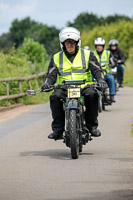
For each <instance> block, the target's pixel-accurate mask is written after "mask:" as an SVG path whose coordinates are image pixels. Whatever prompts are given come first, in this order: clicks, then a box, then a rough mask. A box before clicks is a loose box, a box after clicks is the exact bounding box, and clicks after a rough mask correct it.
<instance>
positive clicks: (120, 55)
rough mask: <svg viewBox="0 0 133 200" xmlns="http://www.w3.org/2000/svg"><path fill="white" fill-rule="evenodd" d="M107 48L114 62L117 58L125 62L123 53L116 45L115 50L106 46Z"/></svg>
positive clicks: (122, 62)
mask: <svg viewBox="0 0 133 200" xmlns="http://www.w3.org/2000/svg"><path fill="white" fill-rule="evenodd" d="M108 50H110V51H111V53H112V54H113V57H114V59H115V62H117V61H118V60H121V64H124V63H125V57H124V53H123V51H122V50H121V49H120V48H118V47H117V49H116V50H112V49H111V48H108Z"/></svg>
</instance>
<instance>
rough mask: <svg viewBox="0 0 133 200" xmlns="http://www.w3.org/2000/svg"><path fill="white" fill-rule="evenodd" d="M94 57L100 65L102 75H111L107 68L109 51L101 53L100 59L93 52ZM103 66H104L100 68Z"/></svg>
mask: <svg viewBox="0 0 133 200" xmlns="http://www.w3.org/2000/svg"><path fill="white" fill-rule="evenodd" d="M94 55H95V56H96V58H97V60H98V62H99V63H100V65H101V67H102V69H103V71H104V75H105V74H106V73H111V74H112V71H111V68H110V67H109V57H110V51H108V50H104V51H103V52H102V55H101V58H100V57H99V55H98V53H97V51H96V50H95V51H94ZM102 65H104V66H102Z"/></svg>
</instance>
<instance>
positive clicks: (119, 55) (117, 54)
mask: <svg viewBox="0 0 133 200" xmlns="http://www.w3.org/2000/svg"><path fill="white" fill-rule="evenodd" d="M108 50H110V51H111V53H112V54H113V56H114V58H115V60H116V62H117V76H118V83H119V87H123V78H124V67H123V66H122V65H121V64H124V63H125V57H124V54H123V51H122V50H121V49H120V48H118V41H117V40H116V39H112V40H110V41H109V48H108Z"/></svg>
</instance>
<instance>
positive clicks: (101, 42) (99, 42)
mask: <svg viewBox="0 0 133 200" xmlns="http://www.w3.org/2000/svg"><path fill="white" fill-rule="evenodd" d="M94 44H95V46H96V45H103V46H104V45H105V40H104V39H103V38H102V37H98V38H97V39H96V40H95V41H94Z"/></svg>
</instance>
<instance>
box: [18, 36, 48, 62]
mask: <svg viewBox="0 0 133 200" xmlns="http://www.w3.org/2000/svg"><path fill="white" fill-rule="evenodd" d="M18 53H19V54H20V55H25V56H27V58H28V60H29V61H31V62H32V63H45V62H46V60H47V58H48V55H47V53H46V49H45V48H44V46H43V45H42V44H40V43H39V42H35V41H34V40H33V39H32V38H25V39H24V42H23V44H22V46H21V47H19V48H18Z"/></svg>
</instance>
